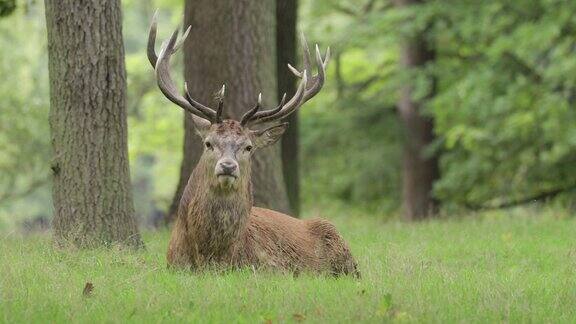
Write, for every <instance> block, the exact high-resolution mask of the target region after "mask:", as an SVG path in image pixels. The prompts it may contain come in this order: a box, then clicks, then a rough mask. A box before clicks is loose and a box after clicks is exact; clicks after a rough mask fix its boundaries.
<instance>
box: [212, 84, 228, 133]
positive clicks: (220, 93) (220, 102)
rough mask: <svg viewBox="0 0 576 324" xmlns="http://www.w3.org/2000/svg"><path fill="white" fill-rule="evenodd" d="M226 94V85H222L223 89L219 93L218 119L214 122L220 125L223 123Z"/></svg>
mask: <svg viewBox="0 0 576 324" xmlns="http://www.w3.org/2000/svg"><path fill="white" fill-rule="evenodd" d="M225 92H226V85H225V84H223V85H222V89H220V91H219V92H218V110H216V118H215V119H214V122H215V123H216V124H219V123H221V122H222V110H223V109H224V93H225Z"/></svg>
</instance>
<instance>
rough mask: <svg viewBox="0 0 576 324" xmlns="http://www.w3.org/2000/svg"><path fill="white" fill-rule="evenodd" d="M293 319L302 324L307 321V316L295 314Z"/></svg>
mask: <svg viewBox="0 0 576 324" xmlns="http://www.w3.org/2000/svg"><path fill="white" fill-rule="evenodd" d="M292 318H293V319H294V320H295V321H296V322H302V321H303V320H305V319H306V316H304V315H302V314H298V313H296V314H293V315H292Z"/></svg>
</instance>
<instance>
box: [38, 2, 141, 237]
mask: <svg viewBox="0 0 576 324" xmlns="http://www.w3.org/2000/svg"><path fill="white" fill-rule="evenodd" d="M45 5H46V22H47V28H48V54H49V73H50V104H51V106H50V129H51V132H52V145H53V150H54V160H53V162H52V171H53V175H54V176H53V190H52V196H53V200H54V211H55V213H54V223H53V227H54V235H55V239H56V241H57V242H58V243H60V244H70V243H71V244H74V245H76V246H80V247H92V246H99V245H103V244H104V245H107V244H111V243H121V244H125V245H128V246H132V247H140V246H142V241H141V239H140V235H139V233H138V228H137V225H136V221H135V218H134V205H133V201H132V192H131V187H130V186H131V185H130V173H129V165H128V147H127V124H126V71H125V67H124V45H123V40H122V15H121V9H120V1H119V0H83V1H79V0H46V1H45Z"/></svg>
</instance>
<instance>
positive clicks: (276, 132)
mask: <svg viewBox="0 0 576 324" xmlns="http://www.w3.org/2000/svg"><path fill="white" fill-rule="evenodd" d="M286 128H288V123H282V124H278V125H273V126H270V127H268V128H266V129H264V130H257V131H251V132H250V133H251V137H252V143H253V144H254V146H255V147H256V148H262V147H266V146H268V145H272V144H274V143H276V142H277V141H278V140H279V139H280V137H281V136H282V134H284V131H286Z"/></svg>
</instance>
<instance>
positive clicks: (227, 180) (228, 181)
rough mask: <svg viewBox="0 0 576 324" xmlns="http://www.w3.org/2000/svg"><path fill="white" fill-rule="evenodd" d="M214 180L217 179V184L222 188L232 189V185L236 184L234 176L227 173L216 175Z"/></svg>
mask: <svg viewBox="0 0 576 324" xmlns="http://www.w3.org/2000/svg"><path fill="white" fill-rule="evenodd" d="M216 178H217V179H218V183H219V184H220V186H221V187H223V188H230V187H233V186H234V184H235V183H236V180H237V179H238V177H237V176H236V175H233V174H228V173H220V174H217V175H216Z"/></svg>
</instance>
